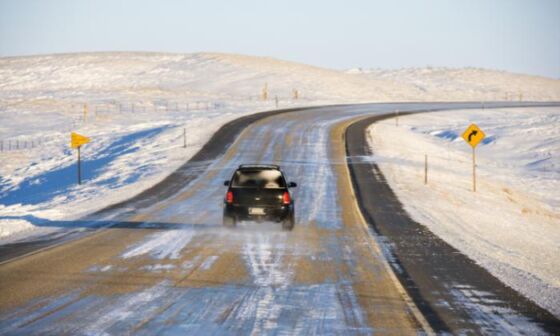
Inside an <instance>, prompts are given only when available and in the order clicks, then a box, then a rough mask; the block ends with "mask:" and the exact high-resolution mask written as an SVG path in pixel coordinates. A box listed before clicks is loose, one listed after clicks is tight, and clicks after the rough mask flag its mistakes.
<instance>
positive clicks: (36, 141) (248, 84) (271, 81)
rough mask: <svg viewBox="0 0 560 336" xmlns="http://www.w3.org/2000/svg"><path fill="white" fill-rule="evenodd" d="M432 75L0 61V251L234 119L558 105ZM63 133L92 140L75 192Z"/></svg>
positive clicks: (154, 62)
mask: <svg viewBox="0 0 560 336" xmlns="http://www.w3.org/2000/svg"><path fill="white" fill-rule="evenodd" d="M436 70H437V71H436ZM436 70H434V69H407V70H392V71H385V72H375V71H373V70H370V71H356V70H354V71H348V72H345V71H337V70H330V69H323V68H318V67H314V66H309V65H304V64H298V63H293V62H286V61H281V60H276V59H272V58H266V57H251V56H242V55H231V54H217V53H197V54H163V53H93V54H62V55H47V56H31V57H9V58H0V121H1V122H0V162H1V164H0V243H6V242H9V241H14V240H19V239H21V238H24V237H28V236H30V235H31V236H33V235H36V234H44V233H46V232H49V231H50V230H54V229H52V228H46V227H44V226H42V225H41V224H42V220H45V219H46V220H62V219H64V220H71V219H73V218H78V217H81V216H83V215H85V214H87V213H90V212H92V211H95V210H97V209H100V208H102V207H104V206H106V205H109V204H112V203H115V202H118V201H120V200H124V199H127V198H129V197H130V196H132V195H134V194H136V193H138V192H140V191H141V190H143V189H146V188H148V187H149V186H151V185H153V184H155V183H157V181H160V180H162V179H163V178H164V177H165V176H166V175H168V174H169V173H170V172H172V171H173V170H174V169H176V168H177V167H178V166H179V165H180V164H181V163H183V162H185V161H186V160H187V159H188V158H189V157H190V156H192V155H193V154H194V153H195V152H196V151H197V150H198V149H199V148H200V146H201V145H202V144H203V143H204V142H205V141H206V140H207V139H208V138H209V137H210V136H211V135H212V133H213V132H214V131H215V130H217V129H218V128H219V127H220V126H221V125H223V124H224V123H225V122H227V121H228V120H231V119H234V118H237V117H239V116H241V115H244V114H249V113H254V112H258V111H263V110H269V109H274V108H276V106H278V107H280V108H282V107H290V106H302V105H313V104H329V103H343V102H374V101H418V100H476V101H478V100H487V99H488V98H489V97H488V92H492V95H494V96H496V97H498V98H499V99H504V98H507V99H509V100H518V99H519V98H520V97H518V95H519V94H521V95H522V96H523V99H533V100H549V99H556V100H560V81H555V80H551V79H547V78H542V77H535V76H524V75H517V74H508V73H504V72H494V71H489V70H481V69H455V70H454V69H436ZM463 72H465V73H468V74H469V75H468V76H467V75H462V76H459V75H458V74H457V73H463ZM520 82H522V83H524V85H523V86H519V85H517V84H516V83H520ZM446 83H448V84H449V85H446ZM265 85H267V88H268V97H269V98H268V100H267V101H262V100H260V95H261V93H262V90H263V88H264V86H265ZM448 86H452V87H453V89H452V90H449V89H448ZM293 90H297V91H298V98H297V99H294V97H293ZM513 93H515V94H513ZM494 96H492V97H494ZM276 100H278V105H276ZM84 105H87V114H84ZM184 128H185V129H186V131H187V141H188V146H187V148H186V149H185V148H182V145H183V139H182V133H183V129H184ZM70 131H77V132H79V133H82V134H84V135H87V136H90V137H91V138H92V139H93V142H92V143H91V144H88V145H86V146H84V148H83V158H84V170H83V171H84V182H85V183H84V184H83V185H82V186H76V185H75V183H74V181H75V174H76V172H75V166H74V163H75V152H74V151H72V150H71V149H70V148H69V144H68V142H69V133H70Z"/></svg>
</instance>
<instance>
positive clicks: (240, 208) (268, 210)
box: [224, 204, 293, 222]
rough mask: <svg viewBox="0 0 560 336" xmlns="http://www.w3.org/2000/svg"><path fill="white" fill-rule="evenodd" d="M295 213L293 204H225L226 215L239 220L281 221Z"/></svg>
mask: <svg viewBox="0 0 560 336" xmlns="http://www.w3.org/2000/svg"><path fill="white" fill-rule="evenodd" d="M251 208H257V209H262V210H263V212H264V213H261V212H260V211H251V210H250V209H251ZM292 213H293V205H292V204H290V205H282V206H274V207H272V206H259V207H257V206H255V207H249V206H244V205H232V204H225V206H224V216H227V217H231V218H235V219H236V220H238V221H242V220H250V221H274V222H280V221H283V220H285V219H287V218H289V217H290V215H291V214H292Z"/></svg>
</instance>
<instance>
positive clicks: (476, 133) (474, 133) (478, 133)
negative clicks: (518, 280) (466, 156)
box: [463, 124, 486, 192]
mask: <svg viewBox="0 0 560 336" xmlns="http://www.w3.org/2000/svg"><path fill="white" fill-rule="evenodd" d="M485 137H486V134H484V132H483V131H482V130H481V129H480V128H478V126H477V125H476V124H471V125H470V126H469V127H467V129H466V130H465V132H463V139H464V140H465V141H466V142H467V143H468V144H469V145H471V147H472V169H473V171H472V176H473V191H474V192H476V153H475V149H476V146H478V144H479V143H480V142H481V141H482V140H483V139H484V138H485Z"/></svg>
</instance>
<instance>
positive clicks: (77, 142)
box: [70, 132, 89, 148]
mask: <svg viewBox="0 0 560 336" xmlns="http://www.w3.org/2000/svg"><path fill="white" fill-rule="evenodd" d="M70 138H71V145H72V148H78V147H80V146H81V145H85V144H87V143H88V142H89V138H88V137H85V136H83V135H80V134H78V133H74V132H72V134H70Z"/></svg>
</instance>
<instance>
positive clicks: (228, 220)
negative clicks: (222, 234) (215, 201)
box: [223, 215, 237, 227]
mask: <svg viewBox="0 0 560 336" xmlns="http://www.w3.org/2000/svg"><path fill="white" fill-rule="evenodd" d="M223 224H224V226H225V227H235V225H236V224H237V223H236V220H235V217H232V216H228V215H224V218H223Z"/></svg>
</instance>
